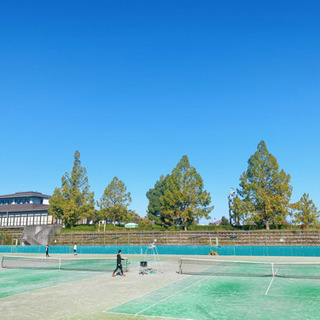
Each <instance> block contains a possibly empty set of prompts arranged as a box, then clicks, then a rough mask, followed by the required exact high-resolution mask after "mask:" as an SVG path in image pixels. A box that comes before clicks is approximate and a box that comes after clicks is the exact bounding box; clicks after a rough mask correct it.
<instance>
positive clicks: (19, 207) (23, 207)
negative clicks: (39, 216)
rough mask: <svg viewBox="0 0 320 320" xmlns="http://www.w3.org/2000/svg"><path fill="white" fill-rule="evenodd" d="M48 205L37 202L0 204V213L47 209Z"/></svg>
mask: <svg viewBox="0 0 320 320" xmlns="http://www.w3.org/2000/svg"><path fill="white" fill-rule="evenodd" d="M49 207H50V206H49V205H45V204H38V203H26V204H10V205H1V206H0V213H7V212H19V213H22V212H28V211H44V210H45V211H47V210H48V208H49Z"/></svg>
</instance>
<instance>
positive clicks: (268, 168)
mask: <svg viewBox="0 0 320 320" xmlns="http://www.w3.org/2000/svg"><path fill="white" fill-rule="evenodd" d="M237 192H238V195H239V198H236V199H234V204H233V208H232V210H233V211H235V212H237V214H238V215H239V216H241V217H244V218H247V221H248V222H254V223H256V224H260V223H261V222H263V223H264V224H265V226H266V229H267V230H269V229H270V223H274V224H281V223H285V220H286V217H287V215H288V214H289V210H290V204H289V201H290V197H291V193H292V187H291V185H290V175H289V174H286V173H285V172H284V171H283V170H281V171H280V170H279V165H278V162H277V159H276V158H275V157H274V156H273V155H272V154H271V153H269V151H268V149H267V146H266V144H265V142H264V141H261V142H260V143H259V144H258V150H257V151H256V152H255V153H254V154H253V155H252V156H251V157H250V158H249V160H248V169H247V171H246V172H244V173H243V174H242V175H241V177H240V188H239V189H238V190H237Z"/></svg>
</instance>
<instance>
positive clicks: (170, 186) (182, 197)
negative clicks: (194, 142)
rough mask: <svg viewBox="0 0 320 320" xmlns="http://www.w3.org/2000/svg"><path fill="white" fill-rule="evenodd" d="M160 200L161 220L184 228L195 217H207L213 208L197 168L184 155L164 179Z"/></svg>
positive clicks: (185, 228)
mask: <svg viewBox="0 0 320 320" xmlns="http://www.w3.org/2000/svg"><path fill="white" fill-rule="evenodd" d="M160 202H161V209H160V212H161V216H160V218H161V220H162V221H164V222H165V223H167V224H175V225H182V226H183V227H184V230H187V228H188V226H189V225H191V224H192V223H194V221H195V220H196V219H200V218H206V219H209V218H210V217H209V213H210V212H211V210H212V209H213V206H212V207H209V205H210V203H211V197H210V194H209V193H208V192H207V191H205V190H204V185H203V180H202V178H201V176H200V174H199V173H198V172H197V170H196V169H195V168H194V167H192V166H190V163H189V159H188V157H187V156H186V155H185V156H183V157H182V158H181V160H180V161H179V163H178V164H177V166H176V167H175V168H174V169H173V171H172V173H171V175H170V176H168V178H167V181H166V188H165V190H164V193H163V196H161V197H160Z"/></svg>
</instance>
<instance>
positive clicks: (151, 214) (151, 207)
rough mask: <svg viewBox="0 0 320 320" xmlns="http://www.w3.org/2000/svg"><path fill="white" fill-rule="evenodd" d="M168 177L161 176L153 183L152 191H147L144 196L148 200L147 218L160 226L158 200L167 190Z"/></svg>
mask: <svg viewBox="0 0 320 320" xmlns="http://www.w3.org/2000/svg"><path fill="white" fill-rule="evenodd" d="M168 177H169V176H168V175H167V176H164V175H162V176H161V177H160V179H159V180H158V181H157V182H156V183H155V185H154V188H153V189H149V191H148V192H147V193H146V196H147V198H148V200H149V204H148V210H147V216H148V218H149V220H151V221H154V222H155V223H156V224H161V201H160V198H161V197H162V196H163V195H164V191H165V189H166V188H167V183H168Z"/></svg>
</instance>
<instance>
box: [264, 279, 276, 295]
mask: <svg viewBox="0 0 320 320" xmlns="http://www.w3.org/2000/svg"><path fill="white" fill-rule="evenodd" d="M273 280H274V277H272V279H271V281H270V284H269V287H268V289H267V291H266V293H265V294H264V295H265V296H266V295H267V294H268V292H269V290H270V288H271V285H272V282H273Z"/></svg>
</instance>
